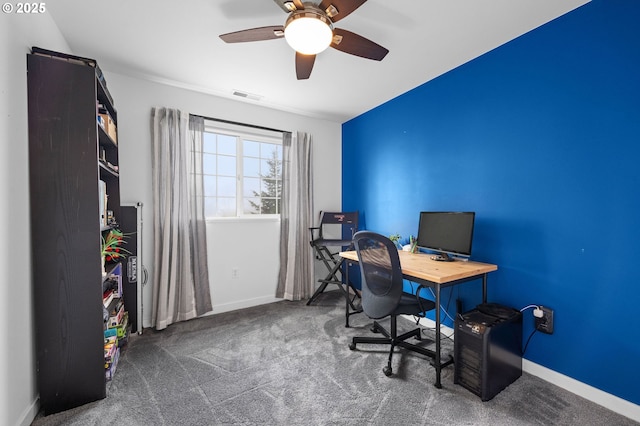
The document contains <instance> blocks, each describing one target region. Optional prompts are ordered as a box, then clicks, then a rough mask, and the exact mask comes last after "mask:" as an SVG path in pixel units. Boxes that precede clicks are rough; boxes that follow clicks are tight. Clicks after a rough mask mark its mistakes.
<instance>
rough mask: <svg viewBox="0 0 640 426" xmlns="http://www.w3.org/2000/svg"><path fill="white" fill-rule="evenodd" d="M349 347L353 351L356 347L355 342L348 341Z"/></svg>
mask: <svg viewBox="0 0 640 426" xmlns="http://www.w3.org/2000/svg"><path fill="white" fill-rule="evenodd" d="M349 349H351V350H352V351H354V350H355V349H356V344H355V343H353V342H352V343H349Z"/></svg>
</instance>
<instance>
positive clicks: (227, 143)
mask: <svg viewBox="0 0 640 426" xmlns="http://www.w3.org/2000/svg"><path fill="white" fill-rule="evenodd" d="M236 141H237V138H236V137H234V136H228V135H218V154H226V155H236Z"/></svg>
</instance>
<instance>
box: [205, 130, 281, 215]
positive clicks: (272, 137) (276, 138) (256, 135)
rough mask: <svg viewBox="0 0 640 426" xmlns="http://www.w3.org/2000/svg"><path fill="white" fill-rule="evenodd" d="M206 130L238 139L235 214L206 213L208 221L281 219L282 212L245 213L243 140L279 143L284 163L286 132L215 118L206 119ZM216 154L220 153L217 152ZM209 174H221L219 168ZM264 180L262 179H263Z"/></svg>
mask: <svg viewBox="0 0 640 426" xmlns="http://www.w3.org/2000/svg"><path fill="white" fill-rule="evenodd" d="M204 132H205V133H215V134H221V135H225V136H230V137H234V138H235V139H236V154H235V158H236V170H235V172H236V176H235V178H236V191H235V192H236V194H235V207H236V209H235V215H232V216H206V215H205V220H206V221H234V220H235V221H237V220H243V221H248V220H259V221H264V220H280V213H245V211H244V201H245V197H244V186H245V185H244V179H245V176H244V164H243V163H244V158H245V156H244V152H243V150H244V147H243V141H245V140H248V141H251V142H259V143H266V144H271V145H278V146H279V147H280V148H279V152H280V162H281V163H280V164H281V165H282V164H283V149H282V145H283V136H284V133H283V132H280V131H276V130H268V129H262V128H255V127H253V126H249V125H246V126H245V125H241V124H232V123H225V122H218V121H215V120H208V119H205V126H204ZM204 153H205V151H204V146H203V154H204ZM216 155H218V154H217V153H216ZM251 158H255V157H251ZM262 159H263V158H262V157H260V160H262ZM209 176H219V175H218V170H216V174H215V175H209ZM261 181H262V179H261ZM280 181H281V182H282V168H281V169H280ZM204 197H205V198H207V197H206V196H204ZM218 197H219V196H218V195H217V191H216V196H215V198H218ZM279 200H280V206H281V205H282V204H281V203H282V194H280V198H279Z"/></svg>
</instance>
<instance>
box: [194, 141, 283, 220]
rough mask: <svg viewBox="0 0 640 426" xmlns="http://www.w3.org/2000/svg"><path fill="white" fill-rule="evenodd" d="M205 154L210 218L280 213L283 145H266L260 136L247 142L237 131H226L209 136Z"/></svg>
mask: <svg viewBox="0 0 640 426" xmlns="http://www.w3.org/2000/svg"><path fill="white" fill-rule="evenodd" d="M202 150H203V159H202V161H203V164H202V174H203V179H204V185H205V199H204V206H205V211H206V215H207V216H208V217H222V216H232V217H235V216H239V215H243V214H247V215H249V214H277V213H278V212H279V209H280V207H279V204H280V196H281V194H280V192H281V188H282V180H281V179H282V161H281V156H282V147H281V145H280V144H277V143H276V144H274V143H271V142H266V141H263V140H261V137H260V136H255V137H254V138H252V139H248V140H244V139H242V137H241V136H240V135H239V134H238V135H236V134H233V131H227V130H222V131H221V132H220V133H216V132H205V134H204V139H203V147H202ZM198 173H200V172H199V171H198ZM239 197H240V198H241V201H240V204H241V206H240V207H239V206H238V198H239ZM238 208H239V209H240V210H241V211H237V210H238Z"/></svg>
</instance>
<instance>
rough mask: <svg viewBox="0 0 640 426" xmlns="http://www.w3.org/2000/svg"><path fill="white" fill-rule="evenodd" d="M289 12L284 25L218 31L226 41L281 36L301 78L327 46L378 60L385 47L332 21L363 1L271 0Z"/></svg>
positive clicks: (385, 50)
mask: <svg viewBox="0 0 640 426" xmlns="http://www.w3.org/2000/svg"><path fill="white" fill-rule="evenodd" d="M273 1H274V2H275V3H276V4H278V6H280V8H281V9H282V10H284V11H285V12H286V13H288V14H289V16H288V17H287V20H286V22H285V24H284V25H276V26H270V27H259V28H251V29H247V30H242V31H236V32H232V33H227V34H222V35H220V38H221V39H222V40H223V41H225V42H227V43H243V42H248V41H261V40H273V39H279V38H283V37H284V38H285V39H286V40H287V43H289V45H290V46H291V47H292V48H293V49H294V50H295V51H296V76H297V78H298V80H305V79H307V78H309V76H310V75H311V70H312V69H313V64H314V62H315V60H316V54H318V53H320V52H322V51H323V50H324V49H326V48H327V47H329V46H331V47H333V48H334V49H337V50H340V51H342V52H345V53H349V54H351V55H356V56H360V57H362V58H366V59H373V60H375V61H381V60H382V59H383V58H384V57H385V56H386V55H387V53H389V50H387V49H385V48H384V47H382V46H380V45H379V44H377V43H374V42H372V41H371V40H368V39H366V38H364V37H362V36H360V35H358V34H355V33H352V32H351V31H347V30H343V29H340V28H334V26H333V24H334V23H335V22H338V21H339V20H341V19H344V18H345V17H347V16H349V14H351V12H353V11H354V10H356V9H357V8H359V7H360V6H362V5H363V4H364V3H365V2H366V1H367V0H322V1H320V3H319V4H317V2H303V1H302V0H293V1H287V0H273Z"/></svg>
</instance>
